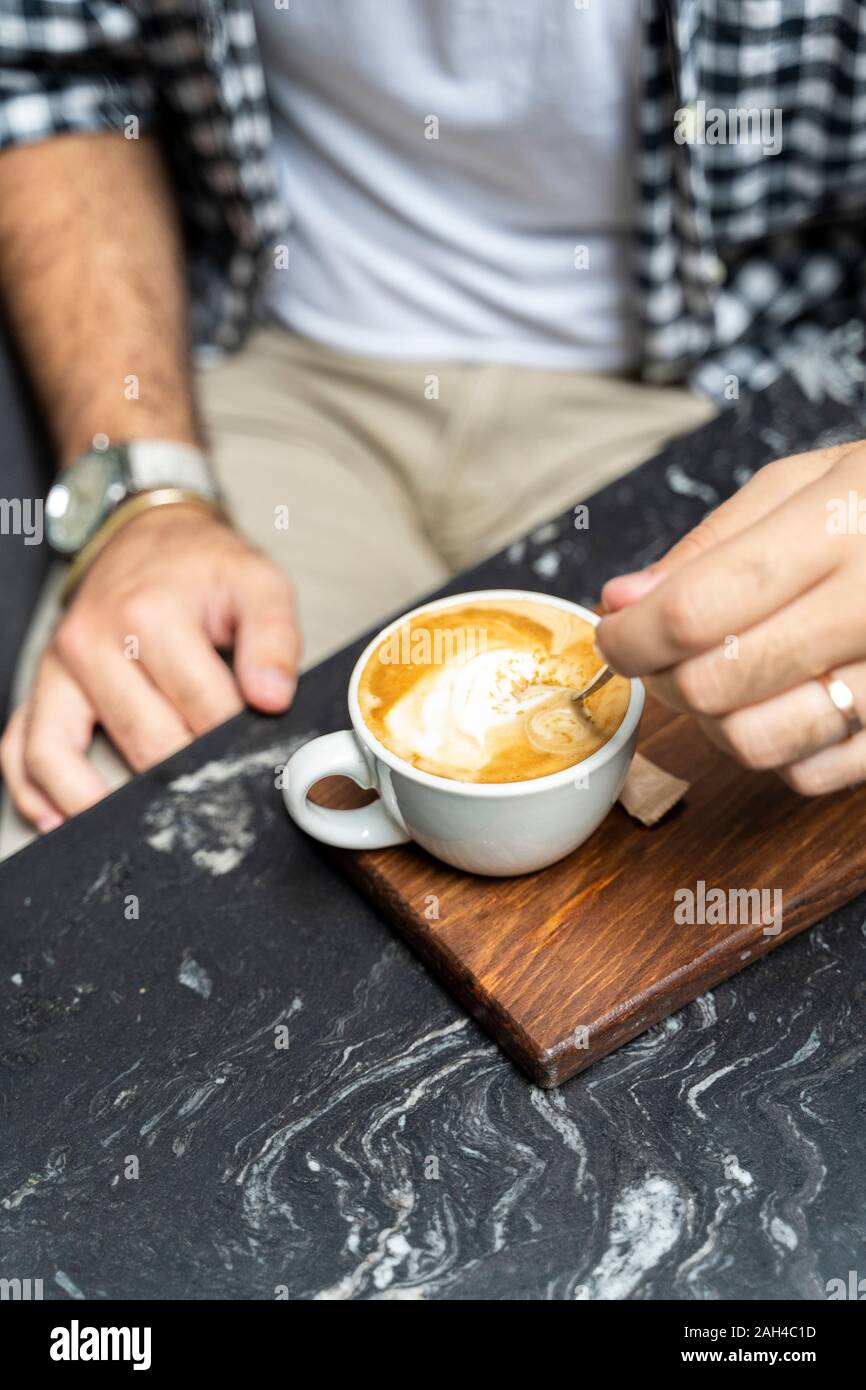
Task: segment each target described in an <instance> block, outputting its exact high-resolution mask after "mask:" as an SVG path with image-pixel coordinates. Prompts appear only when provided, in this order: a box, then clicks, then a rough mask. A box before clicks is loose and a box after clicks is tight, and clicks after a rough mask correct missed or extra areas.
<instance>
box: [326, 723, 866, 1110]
mask: <svg viewBox="0 0 866 1390" xmlns="http://www.w3.org/2000/svg"><path fill="white" fill-rule="evenodd" d="M640 747H641V750H642V751H643V752H644V753H645V754H646V755H647V757H649V758H652V759H653V761H655V762H657V763H658V764H659V765H660V766H661V767H663V768H666V769H667V770H668V771H669V772H673V773H676V774H677V775H679V776H681V777H685V778H687V779H688V780H689V782H690V783H691V787H690V790H689V792H688V793H687V794H686V797H685V799H684V801H683V802H682V803H681V804H680V805H679V806H678V807H676V808H675V809H674V810H673V811H672V812H670V814H669V815H668V816H667V817H666V819H665V820H663V821H662V822H661V823H660V824H658V825H657V826H655V827H654V828H653V829H645V828H644V827H643V826H641V825H639V824H638V823H637V822H636V821H634V820H632V819H631V817H629V816H628V815H627V814H626V813H625V811H623V809H622V808H621V807H620V806H616V807H614V809H613V811H612V812H611V814H610V815H609V816H608V818H607V819H606V820H605V821H604V822H603V824H602V825H601V827H600V828H599V829H598V830H597V831H596V832H595V834H594V835H593V836H592V837H591V839H589V840H588V841H587V842H586V844H584V845H582V846H581V847H580V849H577V850H575V852H574V853H573V854H572V855H570V856H569V857H568V858H567V859H564V860H562V861H561V862H560V863H558V864H554V865H553V866H552V867H550V868H548V869H544V870H543V871H541V872H540V873H536V874H529V875H526V876H524V877H522V878H479V877H473V876H472V875H470V874H465V873H462V872H460V871H458V870H456V869H451V868H449V867H447V866H446V865H444V864H440V863H439V862H438V861H437V860H435V859H433V858H432V857H431V856H430V855H428V854H427V853H425V851H424V850H421V849H418V848H417V847H415V846H412V845H407V846H400V847H399V848H396V849H386V850H375V851H368V852H365V853H350V852H348V851H337V850H335V851H333V853H334V855H335V856H336V858H337V859H338V860H339V862H340V863H341V865H343V866H344V867H345V869H346V870H347V872H348V873H349V874H350V875H351V876H352V878H353V879H354V880H355V881H356V882H357V883H358V884H359V885H360V886H361V887H362V889H363V890H364V892H365V893H367V894H368V895H369V896H370V897H371V898H372V899H373V901H374V903H375V904H376V905H377V906H378V907H379V908H380V909H381V911H382V912H383V913H384V914H385V916H386V917H387V918H388V919H389V920H390V921H391V922H392V923H393V924H394V925H395V926H396V927H397V929H398V930H399V931H400V932H401V933H402V935H403V936H404V937H405V938H406V939H407V940H408V941H409V943H410V944H411V945H412V946H413V947H414V948H415V949H416V950H417V951H418V953H419V954H420V955H421V956H422V957H423V959H424V960H425V961H426V962H427V963H428V964H429V966H430V967H431V968H432V969H433V970H434V971H435V972H436V974H437V975H439V976H440V978H441V979H442V980H443V981H444V982H445V984H446V985H447V987H448V988H449V989H450V990H451V991H452V992H453V993H454V994H455V995H456V996H457V998H458V999H460V1000H461V1001H462V1003H463V1004H464V1005H465V1007H466V1008H467V1009H468V1010H469V1011H470V1013H472V1014H473V1016H474V1017H475V1018H476V1019H478V1021H479V1022H480V1023H481V1024H482V1025H483V1027H484V1028H486V1029H487V1031H488V1032H489V1033H491V1034H492V1036H493V1037H494V1038H496V1039H497V1041H498V1042H499V1043H500V1044H501V1045H502V1047H503V1048H504V1049H505V1050H506V1052H508V1053H509V1054H510V1055H511V1056H512V1057H513V1058H514V1060H515V1061H516V1062H518V1063H519V1064H520V1066H521V1067H523V1068H524V1069H525V1070H526V1071H527V1072H528V1073H529V1075H530V1076H531V1077H532V1078H533V1080H534V1081H536V1082H538V1084H539V1085H541V1086H556V1085H558V1084H559V1083H560V1082H562V1081H565V1080H566V1079H567V1078H568V1077H570V1076H573V1075H574V1074H575V1073H576V1072H579V1071H582V1070H583V1068H584V1067H588V1066H590V1065H591V1064H592V1063H593V1062H595V1061H597V1060H598V1059H599V1058H600V1057H604V1056H605V1054H606V1053H608V1052H611V1051H612V1050H613V1049H614V1048H616V1047H619V1046H620V1044H622V1043H624V1042H626V1041H628V1039H629V1038H633V1037H635V1036H636V1034H638V1033H641V1032H643V1031H644V1029H646V1028H648V1027H649V1026H650V1025H651V1024H653V1023H655V1022H657V1021H658V1020H659V1019H662V1018H665V1017H666V1016H667V1015H668V1014H670V1013H672V1012H673V1011H674V1010H675V1009H678V1008H680V1007H681V1006H682V1005H683V1004H686V1003H688V1002H689V1000H692V999H694V998H696V997H697V996H698V995H699V994H701V993H703V992H704V991H705V990H706V989H708V988H710V987H711V986H713V985H715V984H718V983H719V981H721V980H724V979H726V978H727V977H728V976H729V975H733V974H734V973H735V972H736V971H738V970H742V969H743V968H744V966H746V965H749V964H751V963H753V962H754V961H756V960H758V959H759V958H760V957H761V956H764V955H766V954H767V952H768V951H771V950H773V948H774V947H776V946H778V945H779V944H780V943H781V942H782V941H786V940H787V939H788V938H789V937H791V936H793V935H794V934H795V933H796V932H799V931H802V930H803V928H804V927H808V926H810V925H811V924H812V923H813V922H816V921H818V920H819V919H820V918H822V917H825V916H826V915H827V914H828V913H829V912H832V911H833V909H834V908H836V907H839V906H840V905H841V904H842V903H843V902H847V901H848V900H849V899H851V898H853V897H855V896H856V894H857V893H859V892H860V891H861V890H863V889H864V888H866V846H864V836H863V830H862V827H863V825H864V821H866V787H863V788H859V789H857V790H855V791H852V792H845V793H841V794H839V795H836V796H831V797H827V798H813V799H805V798H801V797H798V796H796V795H795V794H794V793H793V792H791V791H789V790H788V788H786V787H785V786H784V784H783V783H782V782H781V781H780V780H779V779H778V778H777V777H775V776H774V775H772V774H766V775H764V774H761V775H756V774H754V773H751V774H750V773H747V772H745V771H744V770H743V769H741V768H740V767H739V766H738V765H737V764H735V763H734V762H732V761H730V760H729V759H727V758H726V757H724V755H723V754H721V753H720V752H718V751H717V750H716V749H714V748H713V747H712V746H711V745H710V744H708V743H707V742H706V741H705V739H704V738H703V736H702V734H701V733H700V730H699V729H698V727H697V725H696V724H695V722H694V720H692V719H691V718H690V717H687V716H682V715H675V714H672V713H671V712H670V711H668V710H665V709H663V708H662V707H661V706H659V705H657V704H654V703H653V702H652V701H648V702H647V711H646V714H645V716H644V722H643V725H642V731H641V740H640ZM348 787H351V789H352V790H351V793H348V792H347V788H348ZM361 797H362V794H361V793H359V792H358V789H357V788H355V787H354V786H353V784H351V783H347V782H345V781H344V780H342V779H329V782H328V783H325V782H322V783H320V784H319V786H318V787H317V788H316V799H317V800H320V801H322V802H323V803H325V804H328V805H332V806H335V805H340V806H347V805H357V804H358V803H359V800H360V799H361ZM366 799H369V795H368V796H367V798H366ZM699 881H702V882H703V883H704V885H705V893H709V890H710V889H711V888H720V889H722V890H723V891H724V894H725V895H726V897H725V907H726V910H725V913H724V916H731V915H732V916H735V917H738V918H739V919H740V920H739V923H737V922H735V923H734V924H730V923H729V922H719V921H715V922H714V921H713V915H712V911H705V912H704V913H703V919H704V920H703V921H700V920H698V921H695V922H694V924H692V925H681V924H679V923H678V922H677V921H676V920H675V911H676V910H677V907H678V904H679V910H680V915H681V917H682V915H683V912H684V904H685V900H684V898H683V895H682V894H680V896H679V898H675V894H676V893H677V892H678V890H684V889H689V890H691V891H692V892H693V893H694V894H695V915H696V916H698V917H700V916H701V915H702V914H701V912H700V906H699V901H700V900H699V893H700V889H699V887H698V884H699ZM750 889H758V890H762V889H764V890H768V892H769V897H768V898H767V899H765V902H766V903H767V904H768V905H772V903H773V901H774V900H773V897H772V894H773V890H781V894H782V898H781V903H782V918H781V922H782V929H781V931H780V932H779V933H778V934H777V935H768V934H767V933H766V931H765V927H764V925H762V923H761V922H760V920H758V921H752V920H750V917H751V914H750V912H747V911H745V910H744V907H745V903H742V905H740V903H739V902H738V903H736V904H734V905H733V906H734V910H733V912H731V911H729V910H728V907H729V903H730V902H731V900H730V899H729V897H728V895H729V894H730V892H731V890H750ZM721 915H722V914H721V913H719V916H721ZM755 915H757V914H755ZM707 917H709V918H710V921H709V922H708V921H707V920H706V919H707ZM744 918H746V920H743V919H744Z"/></svg>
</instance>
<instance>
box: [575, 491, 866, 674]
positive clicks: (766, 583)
mask: <svg viewBox="0 0 866 1390" xmlns="http://www.w3.org/2000/svg"><path fill="white" fill-rule="evenodd" d="M823 488H824V484H823V480H819V481H818V482H817V483H815V484H813V485H812V486H810V487H808V488H804V489H803V490H802V491H800V492H799V493H797V494H796V495H795V496H794V497H791V498H789V499H788V501H786V502H785V503H783V505H782V506H781V507H779V508H777V509H775V510H774V511H773V512H771V513H770V514H769V515H768V516H766V517H764V518H763V519H762V520H760V521H759V522H757V523H756V524H755V525H753V526H750V527H748V528H747V529H746V530H745V531H741V532H739V533H738V534H737V535H735V536H731V537H729V538H728V539H727V540H724V541H722V542H721V543H720V544H719V545H717V546H715V547H713V549H712V550H709V551H707V552H706V553H704V554H703V555H701V556H699V557H698V558H697V559H695V560H692V561H690V562H689V563H688V564H685V565H683V566H682V567H681V568H679V569H677V570H676V571H675V572H674V573H673V574H671V575H668V576H667V577H666V578H665V579H664V580H663V582H662V583H660V584H659V585H658V586H657V587H656V588H655V589H653V591H652V592H651V593H650V594H648V595H647V596H646V598H644V599H641V600H640V602H638V603H635V604H632V606H631V607H629V608H623V609H620V611H619V612H617V613H613V614H611V615H610V616H608V617H606V618H603V619H602V621H601V623H600V624H599V626H598V628H597V629H596V642H597V643H598V646H599V648H600V650H601V651H602V652H603V653H604V656H605V658H606V660H607V661H609V662H610V664H611V665H612V666H613V668H614V670H615V671H617V672H619V673H620V674H621V675H632V676H636V675H643V674H648V673H650V672H654V671H660V670H664V669H665V668H666V667H668V666H676V665H678V664H679V663H680V662H681V661H684V660H686V659H688V658H689V657H692V656H696V655H698V653H700V652H702V651H708V650H710V649H712V648H713V647H715V646H718V645H720V644H721V643H722V642H723V641H724V639H725V637H727V636H729V635H731V634H739V635H740V637H742V634H743V633H744V632H745V631H746V630H747V629H748V628H750V627H752V626H753V624H755V623H757V622H760V621H761V620H762V619H763V618H767V617H769V616H770V614H772V613H775V612H776V611H777V610H778V609H780V608H782V607H784V606H785V605H786V604H788V603H791V602H792V601H793V600H794V599H795V598H797V597H799V595H800V594H803V593H805V592H806V591H807V590H809V589H810V588H812V587H813V586H814V585H815V584H817V583H819V582H820V581H821V580H822V579H824V578H826V576H827V575H828V574H829V573H830V571H831V570H832V569H833V568H834V567H835V566H836V565H837V564H838V563H839V559H840V554H841V553H842V551H841V547H840V538H839V537H831V536H830V535H829V534H828V531H827V526H826V521H827V510H826V499H825V497H824V495H823ZM857 539H859V538H857Z"/></svg>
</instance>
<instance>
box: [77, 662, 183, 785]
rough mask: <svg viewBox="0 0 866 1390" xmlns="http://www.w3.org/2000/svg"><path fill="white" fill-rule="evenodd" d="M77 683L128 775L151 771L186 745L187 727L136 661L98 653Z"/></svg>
mask: <svg viewBox="0 0 866 1390" xmlns="http://www.w3.org/2000/svg"><path fill="white" fill-rule="evenodd" d="M76 674H77V675H79V672H77V671H76ZM79 678H80V679H81V681H82V684H83V685H84V689H85V692H86V694H87V695H88V696H89V697H90V700H91V703H92V704H93V707H94V709H95V710H96V714H97V716H98V719H99V723H100V724H101V725H102V726H103V728H104V729H105V731H106V733H107V734H108V736H109V738H110V739H111V741H112V743H113V744H114V745H115V747H116V748H117V749H118V750H119V751H120V753H122V755H123V757H124V758H125V759H126V761H127V762H128V763H129V766H130V767H131V768H132V769H133V771H135V772H143V771H144V769H145V768H148V767H153V766H154V764H155V763H159V762H162V761H163V759H164V758H168V757H170V756H171V754H172V753H176V752H177V750H178V749H179V748H183V747H185V746H186V744H188V743H189V742H190V741H191V739H192V730H191V729H190V727H189V725H188V724H187V723H186V722H185V721H184V720H183V719H182V718H181V716H180V714H179V713H178V711H177V710H176V709H175V708H174V707H173V705H172V704H171V703H170V702H169V701H168V700H167V699H166V698H165V696H164V695H163V694H162V693H161V692H160V691H159V690H157V688H156V686H155V685H154V684H153V682H152V681H151V680H150V678H149V676H148V675H147V674H146V672H145V671H144V670H143V669H142V665H141V663H140V662H139V661H136V660H132V659H129V658H127V657H125V656H123V655H122V654H121V652H119V651H117V650H115V649H114V648H113V647H107V648H106V647H102V648H100V649H97V650H96V651H95V652H94V654H93V659H92V661H91V662H90V663H89V667H88V670H87V671H86V672H85V673H81V674H80V675H79Z"/></svg>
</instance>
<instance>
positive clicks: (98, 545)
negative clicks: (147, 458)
mask: <svg viewBox="0 0 866 1390" xmlns="http://www.w3.org/2000/svg"><path fill="white" fill-rule="evenodd" d="M161 514H162V515H165V514H168V517H169V518H170V520H169V526H177V525H178V523H179V524H180V527H181V528H185V527H186V526H188V525H190V524H191V523H192V524H194V525H198V526H200V525H201V524H202V522H205V523H217V524H219V525H227V524H228V516H227V514H226V512H225V510H224V509H223V507H222V505H221V503H220V502H218V501H217V500H215V499H210V498H206V497H203V496H201V495H197V494H195V493H191V492H185V491H184V490H183V489H181V488H158V489H155V490H154V491H152V492H144V493H139V494H137V495H136V496H134V497H130V498H129V499H128V500H127V501H125V502H123V503H122V504H121V505H120V506H119V507H118V508H117V509H116V511H113V512H112V513H111V514H110V515H109V516H108V517H107V518H106V519H105V521H104V522H103V523H102V525H101V526H100V527H99V529H98V530H97V531H96V533H95V534H94V535H93V536H92V537H91V538H90V539H89V540H88V542H87V544H86V545H85V546H84V547H83V548H82V549H81V550H80V551H79V552H78V554H77V555H76V556H75V558H74V559H73V560H72V562H71V563H70V565H69V568H68V570H67V572H66V575H65V576H64V579H63V584H62V587H61V591H60V596H61V601H62V602H63V603H68V602H69V600H70V599H71V597H72V595H73V594H74V593H75V591H76V590H77V589H78V587H79V585H80V584H81V581H82V580H83V579H84V577H85V575H86V574H87V572H88V571H89V570H90V568H91V567H92V565H93V564H94V563H95V561H96V560H98V559H99V557H100V555H101V554H102V553H103V551H104V550H106V549H107V547H108V546H109V545H110V544H111V543H112V542H113V541H115V540H117V539H118V538H120V537H121V536H122V535H123V534H124V533H125V532H126V531H127V530H128V528H130V527H132V526H137V527H138V528H139V534H140V528H141V526H142V524H143V523H145V522H147V521H148V519H151V522H150V524H153V523H154V521H155V519H156V518H157V517H158V516H160V515H161Z"/></svg>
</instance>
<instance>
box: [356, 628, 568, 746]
mask: <svg viewBox="0 0 866 1390" xmlns="http://www.w3.org/2000/svg"><path fill="white" fill-rule="evenodd" d="M544 679H545V675H544V672H543V669H542V667H541V666H540V665H539V662H538V661H537V659H536V658H535V656H534V655H533V654H532V653H531V652H527V651H519V650H517V649H514V648H512V649H509V648H505V649H504V650H498V651H487V652H480V653H477V654H475V655H473V656H470V657H468V658H467V659H464V660H463V661H462V662H461V661H454V662H452V663H451V664H449V665H447V666H438V667H431V668H430V669H429V670H428V671H427V672H425V674H424V676H423V677H422V678H421V679H420V680H419V681H418V682H417V684H416V685H415V686H414V687H413V688H412V689H411V690H409V691H407V692H406V694H405V695H403V696H402V697H401V698H400V699H399V700H398V701H397V702H396V704H395V705H394V706H393V708H392V709H391V710H390V711H389V712H388V714H387V715H386V716H385V719H384V724H385V728H386V730H387V732H388V736H389V738H390V739H392V740H393V741H394V742H395V744H397V745H407V746H409V747H413V746H414V748H415V750H416V752H418V753H419V754H421V756H422V757H424V758H426V759H428V760H430V761H431V762H436V763H442V764H446V765H447V766H449V767H453V768H454V769H455V770H458V769H459V770H460V771H461V772H464V773H465V772H471V771H472V770H474V769H476V768H478V767H479V766H482V765H483V764H484V763H485V762H486V761H487V760H488V758H489V757H490V756H491V753H492V751H493V750H492V745H493V736H494V735H496V734H500V733H503V732H505V731H507V730H508V729H509V727H515V726H517V724H518V723H519V721H520V720H521V719H522V717H523V716H524V715H525V714H526V713H527V712H528V711H529V710H531V709H533V708H535V707H536V706H538V705H540V704H543V703H545V701H547V700H549V699H550V691H549V690H547V689H542V690H539V689H538V686H539V685H540V683H541V682H542V681H543V680H544ZM532 687H535V689H534V690H533V689H532Z"/></svg>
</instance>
